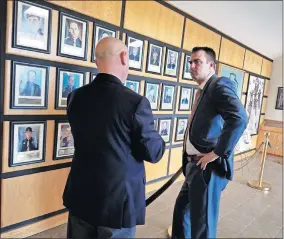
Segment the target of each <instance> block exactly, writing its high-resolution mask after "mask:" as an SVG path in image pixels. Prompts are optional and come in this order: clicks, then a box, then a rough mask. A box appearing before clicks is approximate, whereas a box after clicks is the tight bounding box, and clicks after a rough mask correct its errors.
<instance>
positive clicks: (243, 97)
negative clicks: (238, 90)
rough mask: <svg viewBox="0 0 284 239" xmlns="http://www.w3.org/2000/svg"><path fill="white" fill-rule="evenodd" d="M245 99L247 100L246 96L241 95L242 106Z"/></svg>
mask: <svg viewBox="0 0 284 239" xmlns="http://www.w3.org/2000/svg"><path fill="white" fill-rule="evenodd" d="M246 98H247V96H246V95H242V98H241V101H242V104H243V105H245V103H246Z"/></svg>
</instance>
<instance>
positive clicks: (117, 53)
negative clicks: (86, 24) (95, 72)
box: [95, 37, 128, 82]
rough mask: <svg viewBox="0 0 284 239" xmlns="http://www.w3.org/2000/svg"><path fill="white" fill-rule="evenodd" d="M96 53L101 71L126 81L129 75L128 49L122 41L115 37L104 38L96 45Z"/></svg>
mask: <svg viewBox="0 0 284 239" xmlns="http://www.w3.org/2000/svg"><path fill="white" fill-rule="evenodd" d="M95 55H96V60H95V62H96V64H97V66H98V69H99V72H101V73H107V74H112V75H115V76H116V77H118V78H119V79H120V80H121V81H122V82H125V80H126V78H127V75H128V50H127V47H126V46H125V44H124V43H123V42H122V41H120V40H118V39H116V38H114V37H106V38H103V39H102V40H100V41H99V42H98V44H97V46H96V51H95Z"/></svg>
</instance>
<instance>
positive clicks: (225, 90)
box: [214, 77, 248, 159]
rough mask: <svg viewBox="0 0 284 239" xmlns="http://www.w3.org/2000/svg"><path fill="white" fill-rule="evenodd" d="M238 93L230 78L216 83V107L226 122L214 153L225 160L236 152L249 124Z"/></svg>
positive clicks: (223, 78)
mask: <svg viewBox="0 0 284 239" xmlns="http://www.w3.org/2000/svg"><path fill="white" fill-rule="evenodd" d="M236 92H237V90H236V87H235V86H234V84H233V83H232V81H231V80H230V79H229V78H225V77H222V78H221V79H219V80H218V82H217V83H216V88H215V91H214V99H215V107H216V109H217V111H218V113H219V114H220V115H221V116H222V118H223V120H224V121H225V122H224V127H223V130H222V133H221V135H220V137H219V139H218V143H217V146H216V148H215V150H214V152H215V154H217V155H218V156H220V157H221V158H225V159H227V158H228V157H229V156H230V155H231V153H232V152H233V151H234V148H235V146H236V144H237V143H238V141H239V139H240V137H241V136H242V134H243V132H244V131H245V129H246V125H247V122H248V117H247V114H246V111H245V108H244V107H243V105H242V103H241V101H240V99H239V98H238V96H237V94H236Z"/></svg>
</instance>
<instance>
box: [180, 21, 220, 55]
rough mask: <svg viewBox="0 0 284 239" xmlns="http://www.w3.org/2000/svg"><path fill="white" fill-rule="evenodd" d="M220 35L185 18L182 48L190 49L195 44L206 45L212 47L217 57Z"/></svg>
mask: <svg viewBox="0 0 284 239" xmlns="http://www.w3.org/2000/svg"><path fill="white" fill-rule="evenodd" d="M220 41H221V36H220V35H218V34H217V33H215V32H213V31H211V30H209V29H207V28H205V27H203V26H201V25H200V24H198V23H196V22H194V21H192V20H189V19H186V26H185V33H184V43H183V48H184V49H186V50H188V51H191V50H192V48H193V47H195V46H208V47H211V48H213V49H214V51H215V53H216V58H217V59H218V54H219V48H220Z"/></svg>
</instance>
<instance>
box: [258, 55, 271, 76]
mask: <svg viewBox="0 0 284 239" xmlns="http://www.w3.org/2000/svg"><path fill="white" fill-rule="evenodd" d="M271 72H272V62H271V61H269V60H266V59H264V58H262V68H261V73H260V74H261V75H262V76H265V77H267V78H270V76H271Z"/></svg>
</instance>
